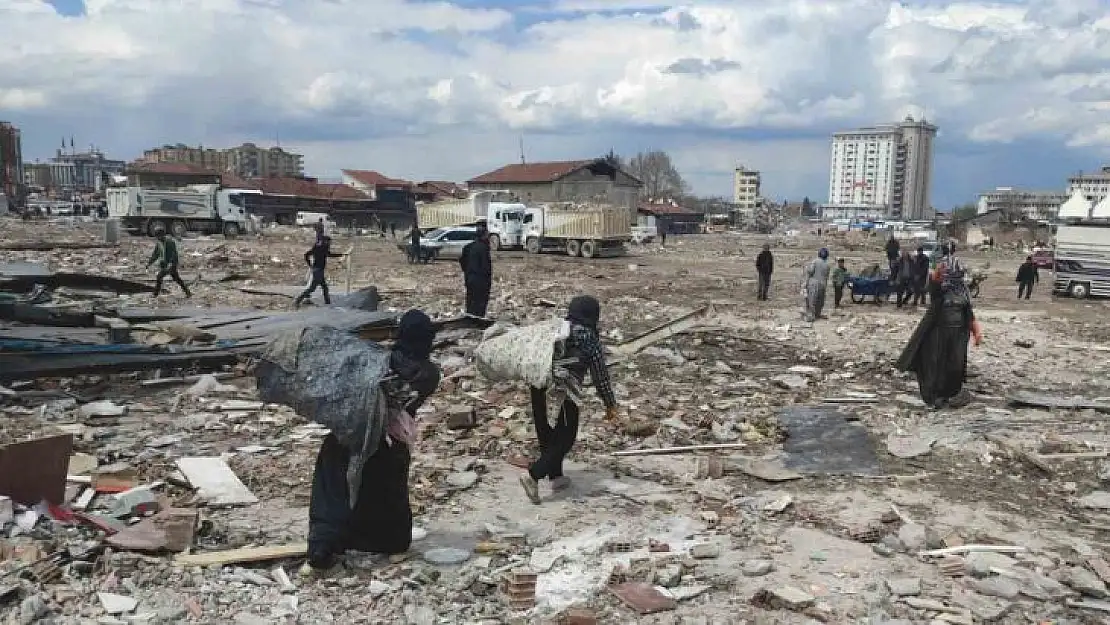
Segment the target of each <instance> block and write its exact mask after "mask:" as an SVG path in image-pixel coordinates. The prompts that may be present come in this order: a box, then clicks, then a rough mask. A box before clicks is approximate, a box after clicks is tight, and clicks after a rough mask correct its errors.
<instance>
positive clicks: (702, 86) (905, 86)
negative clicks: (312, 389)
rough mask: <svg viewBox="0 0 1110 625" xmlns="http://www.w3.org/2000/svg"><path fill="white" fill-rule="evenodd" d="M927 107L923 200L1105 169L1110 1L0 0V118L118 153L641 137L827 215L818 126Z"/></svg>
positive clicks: (471, 168) (379, 159)
mask: <svg viewBox="0 0 1110 625" xmlns="http://www.w3.org/2000/svg"><path fill="white" fill-rule="evenodd" d="M911 113H912V114H914V115H920V114H922V113H924V114H925V115H926V116H927V118H928V119H930V120H931V121H934V122H935V123H937V124H938V125H939V126H940V128H941V131H940V136H939V138H938V141H937V155H936V158H937V161H936V179H935V181H934V185H935V186H934V198H935V201H936V203H937V205H938V207H939V208H942V209H947V208H949V207H950V206H952V205H954V204H958V203H962V202H964V201H967V200H970V199H973V196H974V194H975V193H976V192H977V191H979V190H983V189H985V188H989V187H992V186H997V185H1014V186H1026V187H1031V188H1058V187H1062V186H1063V185H1064V184H1065V178H1066V176H1067V175H1068V174H1069V173H1071V172H1074V171H1077V170H1080V169H1085V170H1090V169H1094V168H1096V167H1097V166H1099V165H1100V164H1102V163H1104V162H1107V163H1110V0H1024V1H1021V0H998V1H996V2H993V3H987V2H979V1H974V2H945V1H944V0H907V1H906V2H902V3H898V2H891V1H888V0H729V1H716V0H705V1H698V0H692V1H688V2H686V3H681V4H680V3H674V2H665V1H655V0H519V1H515V2H514V1H512V0H454V2H446V1H415V0H408V1H406V0H311V1H310V0H84V1H82V0H50V1H44V0H0V119H5V120H8V121H12V122H14V123H16V124H17V125H19V126H20V127H22V128H23V130H24V152H25V157H27V158H28V159H29V160H33V159H35V158H46V157H48V156H50V155H51V154H52V152H53V150H54V149H55V148H56V147H57V146H58V144H59V142H60V141H61V138H62V137H63V136H64V137H66V138H67V139H68V137H70V136H71V135H73V136H75V137H76V139H77V143H78V145H79V146H87V145H89V144H91V143H95V144H96V145H97V146H100V147H101V148H103V149H104V150H106V151H108V152H109V153H110V155H111V156H114V157H116V158H125V159H128V160H130V159H133V158H135V157H137V156H139V155H140V154H141V152H142V150H143V149H144V148H148V147H152V146H155V145H159V144H163V143H170V142H174V143H176V142H185V143H189V144H198V143H199V144H203V145H205V146H214V147H226V146H229V145H233V144H238V143H241V142H243V141H254V142H257V143H261V144H270V143H272V142H274V141H275V140H277V139H280V142H281V144H282V146H284V147H288V148H292V149H295V150H298V151H301V152H303V153H304V154H305V157H306V165H307V169H308V173H309V174H313V175H319V176H321V177H337V176H338V175H339V169H341V168H357V169H376V170H379V171H382V172H383V173H386V174H387V175H393V176H398V177H406V178H414V179H429V178H433V179H457V180H465V179H467V178H470V177H473V176H474V175H476V174H479V173H482V172H484V171H487V170H489V169H492V168H495V167H497V166H500V165H502V164H506V163H509V162H514V161H516V160H517V159H518V158H519V141H520V138H521V137H522V136H523V139H524V144H525V151H526V154H527V157H528V159H529V160H533V161H538V160H556V159H567V158H582V157H587V158H588V157H592V156H595V155H600V154H602V153H604V152H606V151H607V150H609V149H610V148H614V149H616V150H617V151H618V152H620V153H623V154H631V153H634V152H636V151H639V150H644V149H651V148H661V149H665V150H668V151H669V152H670V153H671V154H672V155H673V156H674V159H675V161H676V163H677V165H678V166H679V168H680V170H681V171H682V172H683V174H684V175H685V176H686V177H687V179H688V180H689V181H690V182H691V183H692V184H693V186H694V190H695V191H697V192H698V193H701V194H727V193H730V191H729V189H730V181H731V172H732V170H733V168H734V167H735V166H736V164H737V163H743V164H745V165H747V166H750V167H754V168H757V169H760V170H762V171H763V172H764V188H765V191H766V194H767V195H770V196H771V197H775V198H779V199H781V198H787V199H795V200H797V199H800V198H801V196H803V195H808V196H810V197H812V198H814V199H815V200H824V199H825V197H826V195H827V185H828V159H829V134H830V133H831V132H832V131H833V130H836V129H844V128H851V127H855V126H859V125H866V124H870V123H878V122H883V121H894V120H897V119H901V118H902V117H904V116H905V115H907V114H911Z"/></svg>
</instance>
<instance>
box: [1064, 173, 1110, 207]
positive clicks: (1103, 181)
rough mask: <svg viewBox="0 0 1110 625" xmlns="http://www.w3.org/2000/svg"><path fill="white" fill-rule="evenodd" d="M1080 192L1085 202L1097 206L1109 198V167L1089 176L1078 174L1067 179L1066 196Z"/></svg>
mask: <svg viewBox="0 0 1110 625" xmlns="http://www.w3.org/2000/svg"><path fill="white" fill-rule="evenodd" d="M1076 191H1082V192H1083V195H1084V196H1086V198H1087V201H1088V202H1090V203H1092V204H1097V203H1099V202H1101V201H1102V200H1104V199H1106V198H1107V197H1108V196H1110V165H1103V166H1102V169H1101V170H1100V171H1097V172H1091V173H1089V174H1085V173H1082V172H1080V173H1078V174H1076V175H1074V176H1071V177H1069V178H1068V196H1069V197H1070V196H1071V195H1073V194H1074V193H1075V192H1076Z"/></svg>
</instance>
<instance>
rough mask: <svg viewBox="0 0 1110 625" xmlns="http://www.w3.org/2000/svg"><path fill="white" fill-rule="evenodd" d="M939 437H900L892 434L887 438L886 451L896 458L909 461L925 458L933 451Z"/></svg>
mask: <svg viewBox="0 0 1110 625" xmlns="http://www.w3.org/2000/svg"><path fill="white" fill-rule="evenodd" d="M937 440H938V437H937V436H936V435H935V434H917V435H906V436H899V435H896V434H890V435H889V436H887V438H886V450H887V452H889V453H890V455H892V456H894V457H896V458H902V459H904V460H905V459H909V458H917V457H918V456H924V455H925V454H927V453H929V452H930V451H932V450H933V445H934V444H935V443H936V442H937Z"/></svg>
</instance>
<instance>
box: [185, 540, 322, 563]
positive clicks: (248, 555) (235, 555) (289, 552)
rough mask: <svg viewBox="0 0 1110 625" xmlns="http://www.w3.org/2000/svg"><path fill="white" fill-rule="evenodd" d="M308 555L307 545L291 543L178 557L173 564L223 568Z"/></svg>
mask: <svg viewBox="0 0 1110 625" xmlns="http://www.w3.org/2000/svg"><path fill="white" fill-rule="evenodd" d="M307 553H308V543H293V544H290V545H277V546H274V547H243V548H241V549H229V550H227V551H213V552H210V553H193V554H187V555H179V556H177V557H176V558H174V562H175V563H177V564H180V565H182V566H225V565H228V564H245V563H248V562H266V561H267V560H278V559H280V558H301V557H304V556H305V554H307Z"/></svg>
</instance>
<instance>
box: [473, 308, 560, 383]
mask: <svg viewBox="0 0 1110 625" xmlns="http://www.w3.org/2000/svg"><path fill="white" fill-rule="evenodd" d="M568 330H569V327H568V324H567V322H566V321H563V320H562V319H552V320H551V321H544V322H542V323H537V324H534V325H530V326H525V327H522V328H515V329H512V330H509V331H508V332H506V333H505V334H502V335H500V336H495V337H492V338H489V339H486V340H485V341H482V343H481V344H479V345H478V347H477V349H475V350H474V358H475V360H476V361H477V363H478V371H479V372H480V373H481V374H482V375H483V376H485V377H486V378H489V379H490V380H494V381H498V382H503V381H521V382H526V383H528V385H529V386H534V387H536V388H547V387H548V386H551V383H552V372H551V363H552V361H553V360H554V359H555V345H556V343H558V342H559V341H561V340H565V339H566V338H567V335H568Z"/></svg>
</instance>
